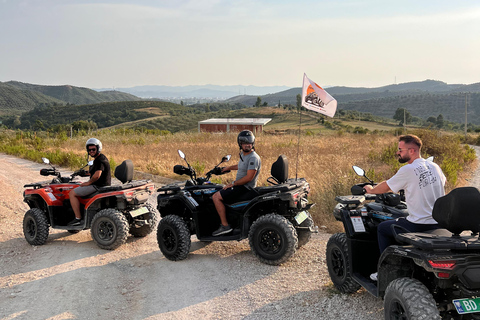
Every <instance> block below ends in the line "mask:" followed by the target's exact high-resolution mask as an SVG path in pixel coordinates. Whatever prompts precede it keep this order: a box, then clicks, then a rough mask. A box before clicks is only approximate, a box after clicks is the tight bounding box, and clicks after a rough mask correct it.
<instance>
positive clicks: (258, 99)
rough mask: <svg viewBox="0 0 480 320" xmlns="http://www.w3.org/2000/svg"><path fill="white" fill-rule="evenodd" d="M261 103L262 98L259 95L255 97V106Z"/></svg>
mask: <svg viewBox="0 0 480 320" xmlns="http://www.w3.org/2000/svg"><path fill="white" fill-rule="evenodd" d="M261 104H262V98H260V97H257V101H256V102H255V107H257V108H258V107H260V105H261Z"/></svg>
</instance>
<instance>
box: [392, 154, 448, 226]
mask: <svg viewBox="0 0 480 320" xmlns="http://www.w3.org/2000/svg"><path fill="white" fill-rule="evenodd" d="M446 180H447V179H446V178H445V175H444V174H443V172H442V169H440V167H439V166H438V165H437V164H436V163H434V162H432V161H427V160H425V159H423V158H418V159H415V160H414V161H413V162H412V163H411V164H407V165H405V166H403V167H401V168H400V169H399V170H398V172H397V173H396V174H395V175H394V176H393V177H392V178H390V179H389V180H387V185H388V186H389V187H390V189H391V190H392V191H393V192H398V191H400V190H401V189H403V190H405V197H406V202H407V208H408V213H409V215H408V217H407V220H408V221H410V222H413V223H419V224H435V223H437V221H435V220H434V219H433V217H432V210H433V204H434V203H435V200H437V199H438V198H439V197H442V196H444V195H445V188H444V187H445V181H446Z"/></svg>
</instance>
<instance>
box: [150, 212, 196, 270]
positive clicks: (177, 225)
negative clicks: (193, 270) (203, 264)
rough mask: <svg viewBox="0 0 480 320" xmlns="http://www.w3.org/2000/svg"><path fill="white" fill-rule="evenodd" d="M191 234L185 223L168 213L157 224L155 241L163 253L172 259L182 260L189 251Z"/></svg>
mask: <svg viewBox="0 0 480 320" xmlns="http://www.w3.org/2000/svg"><path fill="white" fill-rule="evenodd" d="M190 238H191V235H190V231H189V230H188V227H187V224H186V223H185V221H183V219H182V218H180V217H179V216H176V215H173V214H172V215H168V216H166V217H164V218H162V220H160V223H159V224H158V228H157V242H158V247H159V248H160V251H162V253H163V255H164V256H165V257H166V258H167V259H168V260H172V261H178V260H183V259H185V258H186V257H187V255H188V253H189V252H190V245H191V239H190Z"/></svg>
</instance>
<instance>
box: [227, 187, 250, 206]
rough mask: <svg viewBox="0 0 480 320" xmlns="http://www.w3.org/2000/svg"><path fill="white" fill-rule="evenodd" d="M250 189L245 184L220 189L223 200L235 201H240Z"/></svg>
mask: <svg viewBox="0 0 480 320" xmlns="http://www.w3.org/2000/svg"><path fill="white" fill-rule="evenodd" d="M249 191H250V190H249V189H247V188H246V187H245V186H234V187H231V188H228V189H222V190H220V194H221V195H222V199H223V202H225V203H235V202H237V201H238V199H240V198H241V197H242V196H243V195H245V194H246V193H248V192H249Z"/></svg>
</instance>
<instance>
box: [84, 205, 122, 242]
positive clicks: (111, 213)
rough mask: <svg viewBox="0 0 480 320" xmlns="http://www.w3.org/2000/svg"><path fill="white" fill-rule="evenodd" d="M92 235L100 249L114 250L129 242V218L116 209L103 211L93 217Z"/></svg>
mask: <svg viewBox="0 0 480 320" xmlns="http://www.w3.org/2000/svg"><path fill="white" fill-rule="evenodd" d="M91 233H92V238H93V240H94V241H95V242H96V243H97V245H98V246H99V247H100V248H102V249H107V250H114V249H116V248H118V247H120V246H121V245H122V244H124V243H125V242H126V241H127V237H128V221H127V218H125V216H124V215H123V214H122V213H121V212H118V211H117V210H115V209H104V210H101V211H99V212H98V213H97V214H96V215H95V216H94V217H93V220H92V229H91Z"/></svg>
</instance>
